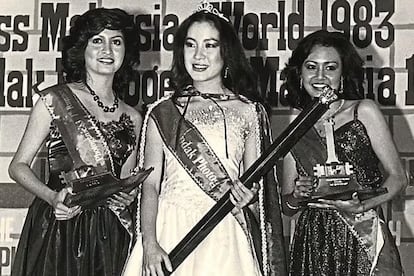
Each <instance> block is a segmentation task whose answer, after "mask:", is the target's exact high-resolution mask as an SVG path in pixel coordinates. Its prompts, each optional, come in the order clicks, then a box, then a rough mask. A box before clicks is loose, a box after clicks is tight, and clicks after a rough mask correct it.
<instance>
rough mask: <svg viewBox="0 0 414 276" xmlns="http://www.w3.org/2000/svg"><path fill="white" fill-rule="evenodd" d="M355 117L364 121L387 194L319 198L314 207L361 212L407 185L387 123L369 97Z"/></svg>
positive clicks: (384, 200)
mask: <svg viewBox="0 0 414 276" xmlns="http://www.w3.org/2000/svg"><path fill="white" fill-rule="evenodd" d="M358 119H359V120H360V121H361V122H362V123H363V124H364V126H365V128H366V130H367V133H368V136H369V139H370V141H371V145H372V148H373V149H374V152H375V154H376V155H377V157H378V159H379V160H380V162H381V164H382V166H383V168H384V170H385V177H386V178H385V181H384V183H383V185H382V187H385V188H387V190H388V193H385V194H383V195H379V196H376V197H373V198H370V199H367V200H364V201H360V200H359V199H358V197H357V195H356V194H354V195H353V198H352V199H351V200H320V201H321V204H319V203H315V204H314V203H312V205H314V206H315V207H326V208H336V209H340V210H342V211H345V212H351V213H361V212H364V211H366V210H369V209H371V208H375V207H376V206H379V205H381V204H383V203H385V202H387V201H389V200H391V199H393V198H394V197H395V196H396V195H397V194H399V193H400V192H401V191H403V190H404V189H405V187H406V186H407V184H408V183H407V176H406V174H405V171H404V169H403V167H402V164H401V160H400V157H399V155H398V151H397V149H396V147H395V144H394V141H393V139H392V136H391V133H390V131H389V128H388V125H387V123H386V121H385V119H384V116H383V115H382V113H381V111H380V109H379V108H378V106H377V105H376V104H375V102H373V101H372V100H368V99H366V100H362V101H361V103H360V104H359V107H358Z"/></svg>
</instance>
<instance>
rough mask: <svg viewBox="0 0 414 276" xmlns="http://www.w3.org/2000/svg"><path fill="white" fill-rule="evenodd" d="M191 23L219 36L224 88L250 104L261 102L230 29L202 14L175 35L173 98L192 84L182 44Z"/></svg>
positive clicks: (186, 20)
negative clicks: (210, 27)
mask: <svg viewBox="0 0 414 276" xmlns="http://www.w3.org/2000/svg"><path fill="white" fill-rule="evenodd" d="M194 22H209V23H211V24H213V26H214V27H215V28H216V29H217V31H218V32H219V35H220V49H221V56H222V58H223V61H224V66H223V69H222V72H221V76H222V80H223V84H224V86H225V87H226V88H227V89H229V90H231V91H233V93H235V94H236V95H239V94H240V95H243V96H245V97H247V98H248V99H250V100H252V101H261V100H260V96H259V94H258V92H257V82H256V76H255V74H254V73H253V70H252V69H251V66H250V64H249V62H248V61H247V58H246V56H245V54H244V51H243V48H242V45H241V43H240V40H239V37H238V35H237V33H236V31H235V29H234V27H233V26H232V25H231V24H230V23H229V22H227V21H226V20H224V19H223V18H220V17H219V16H217V15H214V14H212V13H208V12H204V11H199V12H195V13H193V14H192V15H190V16H189V17H188V18H187V19H185V20H184V21H183V22H182V23H181V25H180V26H179V27H178V30H177V32H176V33H175V36H174V44H173V45H174V46H173V49H174V52H173V61H172V69H171V71H172V73H173V79H172V87H173V88H174V89H175V96H178V95H179V94H180V93H181V91H182V90H183V89H184V88H185V87H186V86H187V85H189V84H192V83H193V80H192V79H191V77H190V75H189V74H188V72H187V70H186V69H185V65H184V44H185V40H186V37H187V33H188V29H189V28H190V27H191V25H192V24H193V23H194ZM226 67H227V68H228V72H227V78H224V74H225V73H224V72H225V70H226V69H225V68H226Z"/></svg>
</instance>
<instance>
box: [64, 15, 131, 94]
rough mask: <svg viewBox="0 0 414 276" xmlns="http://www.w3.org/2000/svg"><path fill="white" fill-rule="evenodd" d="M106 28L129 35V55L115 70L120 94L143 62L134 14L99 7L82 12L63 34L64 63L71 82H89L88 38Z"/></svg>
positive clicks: (114, 84) (127, 41) (127, 46)
mask: <svg viewBox="0 0 414 276" xmlns="http://www.w3.org/2000/svg"><path fill="white" fill-rule="evenodd" d="M104 29H109V30H117V31H120V32H121V33H122V34H123V36H124V39H125V57H124V60H123V63H122V65H121V67H120V68H119V69H118V71H117V72H116V73H115V76H114V82H113V89H114V91H115V93H117V95H118V96H122V94H123V93H124V92H125V91H126V90H127V89H128V84H129V81H130V80H131V79H132V77H133V76H134V69H135V68H136V66H138V64H139V49H138V41H139V40H138V39H139V37H138V35H137V31H136V28H135V25H134V21H133V17H132V16H131V15H129V14H128V13H126V12H125V11H123V10H121V9H106V8H98V9H93V10H89V11H87V12H85V13H84V14H82V15H81V16H79V17H78V18H77V19H76V20H75V23H74V25H73V26H72V27H71V28H70V31H69V35H68V36H66V37H64V38H63V51H62V65H63V70H64V72H65V73H66V75H65V81H67V82H86V68H85V49H86V47H87V45H88V40H89V39H90V38H91V37H92V36H94V35H97V34H99V33H100V32H102V31H103V30H104Z"/></svg>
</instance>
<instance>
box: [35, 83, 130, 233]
mask: <svg viewBox="0 0 414 276" xmlns="http://www.w3.org/2000/svg"><path fill="white" fill-rule="evenodd" d="M41 99H42V100H43V102H44V103H45V105H46V108H47V109H48V111H49V113H50V115H51V117H52V119H53V122H54V123H55V124H56V126H57V127H58V129H59V132H60V134H61V137H62V140H63V142H64V144H65V146H66V148H67V149H68V152H69V155H70V157H71V159H72V162H73V166H72V170H71V171H69V172H62V173H61V176H60V177H61V178H62V182H65V181H66V182H68V181H71V183H72V185H73V189H74V191H75V190H76V191H83V190H86V189H87V188H95V189H96V188H98V189H96V190H99V188H100V186H101V185H106V184H108V183H110V184H114V183H113V182H117V181H119V179H117V178H116V177H115V176H114V175H115V169H114V162H113V160H112V155H111V152H110V150H109V147H108V145H107V143H106V141H105V138H104V136H103V134H102V132H101V130H100V129H99V127H98V125H97V124H96V119H95V118H94V117H93V116H92V115H91V114H90V113H89V112H88V110H87V109H86V108H85V107H84V106H83V105H82V103H81V102H80V101H79V99H78V98H76V96H75V95H74V94H73V92H72V91H71V90H70V88H69V87H68V86H67V85H58V86H53V87H50V88H48V89H46V90H44V91H42V92H41ZM87 179H91V181H85V180H87ZM66 184H69V183H66ZM112 186H113V185H112ZM110 210H111V211H112V212H113V213H114V214H115V215H116V216H117V217H118V219H119V221H120V222H121V224H122V225H123V227H124V228H125V229H126V230H127V231H128V233H129V234H130V236H132V234H133V229H132V220H131V217H130V214H129V213H128V211H127V210H126V209H124V210H119V209H116V208H110Z"/></svg>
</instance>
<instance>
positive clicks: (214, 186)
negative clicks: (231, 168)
mask: <svg viewBox="0 0 414 276" xmlns="http://www.w3.org/2000/svg"><path fill="white" fill-rule="evenodd" d="M150 116H151V118H153V120H154V121H155V123H156V125H157V127H158V130H159V132H160V135H161V137H162V139H163V141H164V143H165V145H166V146H167V147H168V149H169V150H170V151H171V152H172V154H173V155H174V156H175V158H176V159H177V160H178V162H179V163H180V164H181V166H182V167H183V168H184V169H185V170H186V171H187V173H188V174H189V175H190V176H191V178H192V179H193V180H194V181H195V183H197V185H198V186H199V187H200V188H201V189H202V190H203V191H204V192H205V193H206V194H208V195H209V196H210V197H211V198H213V199H214V200H215V201H217V200H219V199H220V198H221V197H222V196H223V195H224V194H225V193H226V192H227V191H228V190H229V189H230V187H231V185H232V180H231V178H230V176H229V175H228V173H227V171H226V169H225V168H224V166H223V164H222V163H221V161H220V159H219V158H218V157H217V155H216V154H215V153H214V151H213V149H212V148H211V147H210V145H209V144H208V143H207V141H206V140H205V138H204V137H203V136H202V134H201V133H200V132H199V130H198V129H197V128H196V127H195V126H194V125H193V124H192V123H191V122H189V121H188V120H186V119H185V118H183V116H182V115H181V113H180V112H179V110H178V108H177V107H176V105H175V104H174V103H173V102H172V100H168V101H164V102H162V103H161V104H159V105H157V106H155V107H154V109H153V110H152V112H151V114H150ZM177 137H178V139H177Z"/></svg>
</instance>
